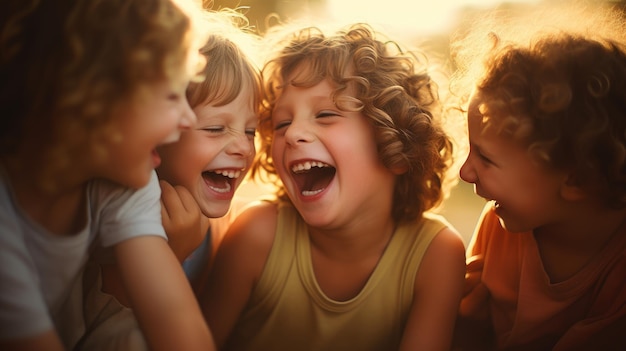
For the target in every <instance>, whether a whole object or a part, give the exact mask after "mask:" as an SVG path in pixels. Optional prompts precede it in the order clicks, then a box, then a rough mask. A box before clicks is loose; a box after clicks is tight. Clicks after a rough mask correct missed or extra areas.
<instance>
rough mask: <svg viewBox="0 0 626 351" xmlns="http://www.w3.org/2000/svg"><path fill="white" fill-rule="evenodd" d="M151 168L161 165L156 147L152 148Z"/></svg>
mask: <svg viewBox="0 0 626 351" xmlns="http://www.w3.org/2000/svg"><path fill="white" fill-rule="evenodd" d="M151 155H152V168H157V167H159V166H160V165H161V156H159V153H158V152H157V150H156V149H152V153H151Z"/></svg>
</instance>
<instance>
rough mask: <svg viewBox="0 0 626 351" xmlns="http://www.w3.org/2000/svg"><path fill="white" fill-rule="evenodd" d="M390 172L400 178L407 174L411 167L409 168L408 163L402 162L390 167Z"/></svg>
mask: <svg viewBox="0 0 626 351" xmlns="http://www.w3.org/2000/svg"><path fill="white" fill-rule="evenodd" d="M389 170H390V171H391V173H393V175H397V176H399V175H402V174H404V173H406V172H407V171H408V170H409V166H407V164H406V162H401V163H398V164H396V165H393V166H391V167H389Z"/></svg>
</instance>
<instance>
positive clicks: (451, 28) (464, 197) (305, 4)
mask: <svg viewBox="0 0 626 351" xmlns="http://www.w3.org/2000/svg"><path fill="white" fill-rule="evenodd" d="M550 3H560V4H567V3H568V0H510V1H498V0H427V1H424V0H214V1H213V2H212V4H211V5H210V7H211V8H213V9H219V8H224V7H226V8H241V12H243V13H245V14H246V16H247V17H248V19H249V21H250V24H251V25H253V26H254V27H255V28H257V30H258V32H259V33H261V34H262V33H264V31H265V30H266V29H267V25H266V23H267V22H266V21H267V19H268V16H269V15H270V14H272V15H274V16H277V17H278V18H280V19H281V20H284V21H290V20H296V19H302V18H304V19H309V20H313V21H315V20H319V21H324V22H333V21H336V22H339V23H349V22H367V23H370V24H372V25H374V26H376V27H382V28H384V29H385V31H386V33H388V34H390V35H392V36H393V37H394V38H398V39H400V40H402V41H403V42H406V41H410V40H416V41H417V40H419V42H420V43H424V42H428V43H429V50H431V51H432V50H434V51H438V52H437V53H435V54H439V55H443V56H445V55H447V54H448V51H447V50H448V44H449V38H450V36H451V35H452V34H453V33H454V32H455V30H457V29H458V27H459V25H460V23H461V21H462V20H463V19H464V17H466V16H468V15H469V14H475V13H476V12H477V11H481V10H484V9H493V8H498V9H500V8H502V9H506V10H507V11H524V10H525V9H528V8H530V7H533V6H539V5H542V4H550ZM586 3H587V5H588V6H605V5H610V6H614V7H615V8H616V10H617V9H619V10H623V9H624V8H626V5H625V4H626V0H589V1H586ZM263 192H264V190H263V189H261V188H259V187H258V186H257V185H254V184H250V183H247V184H244V185H243V186H242V187H241V188H240V189H239V192H238V195H239V196H240V198H243V199H244V200H247V199H252V198H255V197H256V196H258V195H261V194H263ZM483 205H484V200H482V199H480V198H478V197H477V196H476V195H474V193H473V187H472V186H471V185H469V184H466V183H464V182H462V181H459V184H458V185H457V186H456V187H455V188H454V190H453V191H452V194H451V196H450V198H449V199H448V200H446V202H445V204H444V207H443V210H442V213H443V214H444V215H445V216H446V218H447V219H448V220H449V221H450V222H451V223H452V224H453V225H454V226H455V227H456V228H457V229H458V230H459V232H460V233H461V234H462V235H463V237H464V239H465V241H466V243H467V242H468V240H469V238H470V236H471V234H472V232H473V230H474V226H475V225H476V221H477V219H478V216H479V214H480V211H481V210H482V207H483Z"/></svg>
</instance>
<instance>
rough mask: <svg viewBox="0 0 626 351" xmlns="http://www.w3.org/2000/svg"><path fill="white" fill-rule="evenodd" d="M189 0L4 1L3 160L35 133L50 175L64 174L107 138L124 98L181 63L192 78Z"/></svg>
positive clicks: (0, 35)
mask: <svg viewBox="0 0 626 351" xmlns="http://www.w3.org/2000/svg"><path fill="white" fill-rule="evenodd" d="M192 1H193V0H189V2H188V3H187V0H174V1H173V0H74V1H69V0H58V1H48V0H6V1H2V4H1V5H0V13H1V14H0V53H1V54H0V76H2V79H1V82H2V83H0V156H4V155H10V154H12V153H14V152H17V150H18V149H19V148H20V147H22V146H23V145H20V144H22V143H23V142H24V139H25V137H26V136H29V137H30V139H29V140H37V142H38V143H40V149H42V153H44V154H46V155H47V157H46V160H48V161H49V162H48V165H46V166H47V168H48V169H54V168H56V171H59V169H67V168H68V167H70V166H71V163H70V162H68V160H70V159H72V155H76V154H77V153H84V152H90V151H89V150H91V151H92V152H93V150H95V149H97V145H94V144H96V142H95V140H101V139H102V138H103V137H104V138H107V135H106V133H107V130H106V128H102V127H103V126H105V125H106V123H107V122H108V120H109V117H110V115H111V111H112V108H113V106H114V105H115V104H116V103H117V102H118V101H120V100H122V99H124V98H128V97H133V96H135V95H136V94H138V92H139V91H140V90H141V88H142V87H144V86H145V85H146V84H150V83H153V82H155V81H157V80H160V79H164V78H169V77H172V76H173V75H174V74H181V67H182V68H184V69H186V70H188V71H189V72H186V73H188V74H190V77H191V75H192V73H193V72H192V71H194V70H195V72H197V71H198V70H199V69H200V68H201V66H200V65H201V64H202V57H201V55H199V53H197V52H196V53H194V51H196V50H197V49H199V47H200V45H198V42H199V37H200V35H199V34H198V35H197V34H196V32H195V30H198V33H200V32H199V30H200V26H199V25H196V24H197V23H199V22H192V17H193V16H192V15H191V14H190V12H189V11H190V10H191V9H193V8H194V6H193V4H192ZM199 6H200V5H199V4H198V7H197V8H198V9H201V7H199ZM202 41H204V39H203V40H202ZM194 45H195V46H196V47H194ZM110 137H112V136H110ZM90 148H91V149H90ZM44 171H46V167H44V168H42V172H44Z"/></svg>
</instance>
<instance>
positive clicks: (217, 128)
mask: <svg viewBox="0 0 626 351" xmlns="http://www.w3.org/2000/svg"><path fill="white" fill-rule="evenodd" d="M202 130H204V131H206V132H209V133H211V134H219V133H223V132H224V130H225V128H224V127H223V126H210V127H204V128H202Z"/></svg>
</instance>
